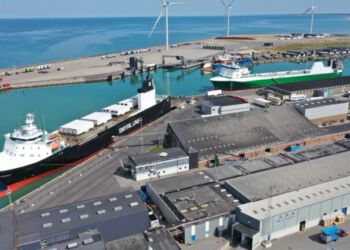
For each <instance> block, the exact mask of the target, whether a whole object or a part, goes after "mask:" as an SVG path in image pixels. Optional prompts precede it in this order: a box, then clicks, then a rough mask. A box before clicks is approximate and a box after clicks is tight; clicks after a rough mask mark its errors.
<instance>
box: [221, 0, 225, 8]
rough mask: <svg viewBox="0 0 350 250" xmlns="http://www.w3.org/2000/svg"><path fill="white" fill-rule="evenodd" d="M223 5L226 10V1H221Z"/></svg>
mask: <svg viewBox="0 0 350 250" xmlns="http://www.w3.org/2000/svg"><path fill="white" fill-rule="evenodd" d="M221 2H222V5H223V6H224V7H225V8H226V3H225V2H224V0H221Z"/></svg>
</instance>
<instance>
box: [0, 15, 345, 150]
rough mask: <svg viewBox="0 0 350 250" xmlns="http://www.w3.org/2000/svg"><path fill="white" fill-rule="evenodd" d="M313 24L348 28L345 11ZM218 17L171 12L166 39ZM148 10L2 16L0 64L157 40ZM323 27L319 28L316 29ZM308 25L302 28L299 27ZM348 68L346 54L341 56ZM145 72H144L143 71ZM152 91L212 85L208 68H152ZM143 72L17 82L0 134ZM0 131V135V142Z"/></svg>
mask: <svg viewBox="0 0 350 250" xmlns="http://www.w3.org/2000/svg"><path fill="white" fill-rule="evenodd" d="M316 20H317V21H316V26H317V28H316V30H317V31H319V32H333V33H350V32H349V30H350V26H349V24H350V19H349V18H348V17H347V16H318V17H317V19H316ZM224 21H225V20H224V18H223V17H193V18H191V17H186V18H184V17H181V18H172V19H171V25H172V33H171V40H172V42H179V41H188V40H193V39H200V38H206V37H211V36H216V35H218V34H224V33H225V27H224V25H223V23H224ZM153 22H154V18H105V19H103V18H99V19H36V20H25V19H22V20H1V19H0V67H6V66H12V65H27V64H31V63H36V62H43V61H49V60H55V59H63V58H69V57H76V56H86V55H92V54H98V53H105V52H112V51H118V50H125V49H132V48H139V47H147V46H150V45H159V44H162V43H163V33H162V29H158V30H157V32H156V33H155V35H154V36H153V37H152V38H151V39H148V38H147V35H148V32H149V29H150V28H151V26H152V24H153ZM232 22H233V25H235V26H233V33H245V34H249V33H282V32H284V33H287V32H301V31H307V28H306V27H307V26H308V23H309V18H307V17H305V16H256V17H253V16H245V17H233V18H232ZM321 27H322V29H321ZM305 29H306V30H305ZM310 66H311V65H305V64H292V63H278V64H265V65H260V66H257V67H256V68H255V69H254V71H256V72H270V71H280V70H290V69H303V68H309V67H310ZM345 67H346V74H347V75H350V60H347V61H346V62H345ZM144 77H145V75H144ZM153 77H154V79H155V82H156V86H157V92H158V93H159V94H171V95H177V96H178V95H195V94H201V93H203V92H205V91H207V90H210V89H212V85H211V83H210V82H209V78H210V77H211V75H203V74H202V73H201V72H200V71H199V70H188V71H175V72H167V71H164V70H158V71H157V72H156V73H155V74H154V75H153ZM141 79H142V76H138V77H135V78H129V79H125V80H123V81H114V82H112V83H108V82H102V83H95V84H81V85H68V86H58V87H47V88H36V89H25V90H16V91H11V92H9V93H0V107H1V108H0V117H1V119H0V135H2V134H5V133H8V132H11V131H12V130H13V129H14V128H17V127H19V126H20V125H21V124H23V120H24V116H25V114H26V113H28V112H35V113H36V115H37V122H38V123H39V124H40V126H41V127H42V128H45V129H46V130H48V131H52V130H56V129H58V127H59V126H60V125H62V124H64V123H66V122H69V121H71V120H73V119H76V118H79V117H81V116H83V115H86V114H88V113H90V112H94V111H97V110H101V108H102V107H105V106H107V105H110V104H112V103H114V102H117V101H120V100H122V99H124V98H127V97H129V96H131V95H134V94H135V93H136V90H137V88H138V87H139V86H140V84H141ZM2 145H3V138H2V137H0V148H1V147H2Z"/></svg>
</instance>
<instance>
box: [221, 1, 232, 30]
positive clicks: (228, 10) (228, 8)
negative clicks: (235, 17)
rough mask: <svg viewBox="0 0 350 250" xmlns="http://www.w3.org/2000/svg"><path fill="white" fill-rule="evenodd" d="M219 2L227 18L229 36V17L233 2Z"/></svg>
mask: <svg viewBox="0 0 350 250" xmlns="http://www.w3.org/2000/svg"><path fill="white" fill-rule="evenodd" d="M221 2H222V5H224V7H225V12H226V16H227V36H229V35H230V16H231V10H232V4H233V2H234V0H231V2H230V3H225V1H224V0H221Z"/></svg>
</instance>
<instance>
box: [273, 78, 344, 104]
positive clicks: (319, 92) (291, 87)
mask: <svg viewBox="0 0 350 250" xmlns="http://www.w3.org/2000/svg"><path fill="white" fill-rule="evenodd" d="M266 89H267V90H268V91H271V92H273V93H275V94H276V95H279V96H281V97H283V96H287V97H288V98H287V99H293V98H292V96H299V95H305V96H306V97H314V96H325V97H331V96H333V95H343V94H345V93H346V92H347V91H350V76H346V77H337V78H329V79H320V80H311V81H305V82H297V83H287V84H280V85H273V86H269V87H267V88H266Z"/></svg>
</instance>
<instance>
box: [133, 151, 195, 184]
mask: <svg viewBox="0 0 350 250" xmlns="http://www.w3.org/2000/svg"><path fill="white" fill-rule="evenodd" d="M129 164H130V167H131V172H132V175H133V177H134V178H135V180H136V181H142V180H148V179H152V178H158V177H162V176H166V175H171V174H177V173H182V172H185V171H188V170H189V169H190V168H197V167H198V154H197V153H196V152H195V151H191V152H189V154H186V153H185V152H184V151H183V150H182V149H181V148H179V147H176V148H169V149H164V150H163V151H162V152H157V153H145V154H138V155H135V156H129Z"/></svg>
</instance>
